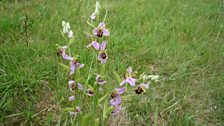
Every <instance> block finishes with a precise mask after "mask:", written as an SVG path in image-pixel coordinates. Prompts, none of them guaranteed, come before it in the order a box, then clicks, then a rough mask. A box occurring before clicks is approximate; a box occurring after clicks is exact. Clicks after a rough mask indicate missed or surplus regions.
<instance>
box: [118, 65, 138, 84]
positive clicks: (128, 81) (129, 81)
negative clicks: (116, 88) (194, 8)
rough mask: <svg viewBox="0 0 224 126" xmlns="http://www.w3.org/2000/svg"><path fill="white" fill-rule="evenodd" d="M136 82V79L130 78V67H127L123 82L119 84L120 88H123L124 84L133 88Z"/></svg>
mask: <svg viewBox="0 0 224 126" xmlns="http://www.w3.org/2000/svg"><path fill="white" fill-rule="evenodd" d="M136 80H137V79H134V78H133V77H132V67H129V68H128V69H127V74H126V75H125V77H124V80H123V81H122V82H121V83H120V86H123V85H124V84H126V83H128V84H130V85H131V86H135V82H136Z"/></svg>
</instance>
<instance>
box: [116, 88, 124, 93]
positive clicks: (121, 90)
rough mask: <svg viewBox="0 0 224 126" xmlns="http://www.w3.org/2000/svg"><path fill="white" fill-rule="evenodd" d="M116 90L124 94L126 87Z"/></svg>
mask: <svg viewBox="0 0 224 126" xmlns="http://www.w3.org/2000/svg"><path fill="white" fill-rule="evenodd" d="M116 91H117V93H118V94H123V93H124V92H125V87H121V88H118V89H116Z"/></svg>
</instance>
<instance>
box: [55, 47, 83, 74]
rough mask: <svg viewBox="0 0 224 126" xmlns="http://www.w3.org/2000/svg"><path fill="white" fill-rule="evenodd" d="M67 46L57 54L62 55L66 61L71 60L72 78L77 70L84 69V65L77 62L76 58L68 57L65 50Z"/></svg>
mask: <svg viewBox="0 0 224 126" xmlns="http://www.w3.org/2000/svg"><path fill="white" fill-rule="evenodd" d="M66 48H67V46H63V47H61V48H60V49H59V51H58V52H57V54H61V55H62V57H63V58H64V59H65V60H69V61H70V71H71V72H70V74H69V75H70V76H71V75H72V74H73V73H74V72H75V70H76V69H77V68H82V67H84V64H81V63H79V62H78V61H77V59H75V58H74V57H71V56H68V55H67V54H66V53H65V50H66Z"/></svg>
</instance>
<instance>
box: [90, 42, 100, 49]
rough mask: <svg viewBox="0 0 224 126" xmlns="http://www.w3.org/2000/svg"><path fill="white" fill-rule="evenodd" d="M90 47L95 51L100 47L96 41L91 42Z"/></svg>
mask: <svg viewBox="0 0 224 126" xmlns="http://www.w3.org/2000/svg"><path fill="white" fill-rule="evenodd" d="M92 46H93V47H94V48H95V49H96V50H99V47H100V44H99V43H98V42H96V41H93V42H92Z"/></svg>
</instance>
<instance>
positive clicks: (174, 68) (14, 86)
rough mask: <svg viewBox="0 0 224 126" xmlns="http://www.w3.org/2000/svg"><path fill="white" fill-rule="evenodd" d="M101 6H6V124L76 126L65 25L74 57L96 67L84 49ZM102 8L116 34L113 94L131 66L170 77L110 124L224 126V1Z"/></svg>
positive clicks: (66, 0) (0, 75)
mask: <svg viewBox="0 0 224 126" xmlns="http://www.w3.org/2000/svg"><path fill="white" fill-rule="evenodd" d="M94 3H95V1H82V0H77V1H72V0H63V1H60V0H48V1H44V0H30V1H23V0H21V1H16V0H11V1H6V0H1V1H0V12H1V13H0V17H1V18H0V36H1V37H0V59H1V60H0V61H1V62H0V84H1V86H0V91H1V93H0V97H1V101H0V110H1V113H0V120H1V123H0V124H1V125H21V124H23V125H72V124H73V125H75V124H76V122H72V118H70V116H69V114H68V113H67V112H64V111H62V109H63V108H65V107H68V106H69V105H70V104H69V102H68V100H67V97H68V96H69V92H68V89H67V87H66V84H67V78H66V76H67V72H68V71H67V70H64V69H62V68H61V67H60V66H59V65H58V63H61V62H62V61H61V59H60V58H58V57H57V55H56V44H60V45H64V43H65V42H66V39H64V38H63V37H62V36H61V33H60V31H61V30H62V28H61V21H62V20H66V21H69V22H70V24H71V27H72V29H73V30H74V34H75V44H73V45H72V48H73V49H74V50H77V51H75V52H74V53H73V52H72V54H75V53H77V52H78V53H79V55H80V58H81V59H80V60H81V61H82V62H83V63H85V65H86V66H90V64H91V55H89V54H90V53H91V52H90V51H87V50H86V49H83V48H84V47H85V46H86V45H87V44H88V43H89V42H90V40H89V39H88V38H87V37H86V36H85V34H84V33H83V31H91V29H90V28H89V26H88V25H87V23H86V20H87V19H88V18H89V16H90V14H91V13H92V11H93V10H94ZM100 3H101V4H102V5H104V6H105V7H106V8H107V9H108V17H107V19H106V24H107V27H108V28H109V30H110V31H111V37H110V38H109V40H108V41H109V45H108V48H107V49H108V54H109V61H108V65H106V70H108V71H106V75H108V77H107V80H108V81H109V82H112V83H111V86H110V87H111V88H112V87H115V85H117V84H118V82H117V81H115V80H114V79H115V78H116V76H115V75H114V73H113V71H116V72H117V73H118V74H119V75H120V76H122V74H123V72H124V71H125V69H126V68H127V67H128V66H133V68H134V69H135V70H137V71H138V72H139V73H142V72H146V73H150V74H153V73H156V74H159V75H160V76H162V77H163V80H162V83H161V84H158V85H153V86H151V87H150V92H148V93H147V95H142V96H137V97H132V98H130V99H128V100H126V101H125V105H126V109H125V111H124V113H123V116H121V117H119V119H118V118H110V120H109V122H108V125H117V124H118V123H120V124H121V125H224V114H223V113H224V109H223V108H224V106H223V105H224V93H223V90H224V86H223V84H224V57H223V56H224V44H223V41H224V39H223V38H224V32H223V30H224V29H223V21H224V15H223V14H224V13H223V12H224V10H223V5H224V3H223V1H221V0H220V1H213V0H197V1H195V0H173V1H171V0H163V1H158V0H132V1H130V0H122V1H121V0H113V1H109V0H102V1H100ZM25 15H27V17H28V18H27V19H28V20H27V25H26V24H25ZM25 27H26V28H25ZM26 31H27V34H28V36H26ZM26 41H28V43H29V45H28V46H29V47H27V44H26ZM88 70H89V69H88V67H87V68H84V69H83V70H82V72H83V73H88ZM96 71H98V70H97V69H93V71H91V73H95V72H96ZM83 76H84V78H86V77H87V74H84V75H83ZM86 100H88V99H86Z"/></svg>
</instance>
